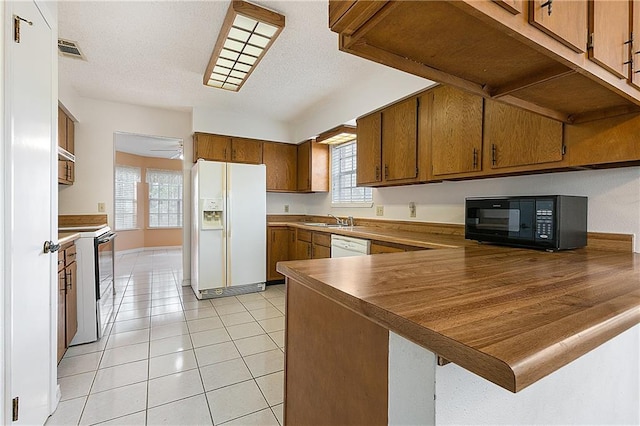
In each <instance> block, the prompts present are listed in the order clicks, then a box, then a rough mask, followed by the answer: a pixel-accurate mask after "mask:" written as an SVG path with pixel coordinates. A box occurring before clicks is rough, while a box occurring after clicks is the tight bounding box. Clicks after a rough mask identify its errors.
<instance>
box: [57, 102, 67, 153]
mask: <svg viewBox="0 0 640 426" xmlns="http://www.w3.org/2000/svg"><path fill="white" fill-rule="evenodd" d="M58 146H59V147H60V148H63V149H67V114H65V112H64V111H63V110H62V108H60V107H58Z"/></svg>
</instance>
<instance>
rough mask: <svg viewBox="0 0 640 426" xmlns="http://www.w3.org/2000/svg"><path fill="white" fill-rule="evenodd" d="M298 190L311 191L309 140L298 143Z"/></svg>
mask: <svg viewBox="0 0 640 426" xmlns="http://www.w3.org/2000/svg"><path fill="white" fill-rule="evenodd" d="M298 191H311V141H306V142H303V143H301V144H300V145H298Z"/></svg>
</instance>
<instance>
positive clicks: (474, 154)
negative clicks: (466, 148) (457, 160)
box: [473, 148, 478, 170]
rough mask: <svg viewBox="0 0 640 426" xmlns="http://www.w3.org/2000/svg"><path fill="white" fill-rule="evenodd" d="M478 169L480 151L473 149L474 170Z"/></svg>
mask: <svg viewBox="0 0 640 426" xmlns="http://www.w3.org/2000/svg"><path fill="white" fill-rule="evenodd" d="M476 167H478V150H477V149H475V148H473V169H474V170H475V169H476Z"/></svg>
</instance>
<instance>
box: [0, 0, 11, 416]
mask: <svg viewBox="0 0 640 426" xmlns="http://www.w3.org/2000/svg"><path fill="white" fill-rule="evenodd" d="M5 7H7V5H6V4H5V3H3V4H0V46H1V48H0V66H1V67H2V69H3V72H2V77H0V135H1V136H0V137H1V138H2V140H3V141H4V140H6V139H5V137H6V135H5V133H4V132H5V126H4V123H5V116H4V103H5V99H4V80H5V74H4V66H5V63H4V60H5V53H4V52H5V46H4V43H5V34H4V33H5V31H6V26H5V18H4V17H5ZM0 164H2V168H3V171H2V173H0V277H2V280H3V282H5V283H6V282H8V280H7V277H5V271H4V256H5V254H4V246H5V241H6V240H5V237H4V226H5V223H4V220H5V219H4V209H5V205H4V198H5V193H6V188H5V180H4V173H5V169H4V168H5V155H4V144H3V145H2V149H0ZM4 294H5V290H4V286H3V289H2V291H0V307H1V308H2V312H6V308H5V300H4V299H5V297H4ZM4 322H5V321H4V315H0V342H1V343H0V421H4V419H6V417H5V404H6V405H8V398H6V397H5V390H6V391H9V390H10V389H9V386H7V385H6V383H7V381H6V373H5V362H6V361H5V354H4V348H5V325H4ZM7 409H8V407H7Z"/></svg>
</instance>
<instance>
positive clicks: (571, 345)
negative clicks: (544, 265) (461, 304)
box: [277, 260, 640, 393]
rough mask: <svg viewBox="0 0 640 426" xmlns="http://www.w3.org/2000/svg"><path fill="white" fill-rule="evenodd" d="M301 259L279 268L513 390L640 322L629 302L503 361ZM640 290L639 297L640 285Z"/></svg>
mask: <svg viewBox="0 0 640 426" xmlns="http://www.w3.org/2000/svg"><path fill="white" fill-rule="evenodd" d="M316 261H317V260H316ZM297 262H306V261H290V262H280V263H278V265H277V270H278V272H280V273H282V274H283V275H285V276H287V277H290V278H292V279H293V280H295V281H297V282H299V283H300V284H302V285H304V286H306V287H307V288H309V289H311V290H313V291H315V292H317V293H319V294H321V295H323V296H325V297H327V298H329V299H331V300H332V301H334V302H336V303H338V304H340V305H342V306H344V307H346V308H347V309H350V310H352V311H353V312H355V313H357V314H359V315H363V316H364V317H366V318H367V319H369V320H371V321H373V322H375V323H377V324H379V325H380V326H382V327H384V328H386V329H388V330H390V331H393V332H394V333H397V334H400V335H402V336H403V337H405V338H407V339H409V340H411V341H413V342H414V343H416V344H418V345H420V346H422V347H424V348H425V349H427V350H430V351H432V352H434V353H435V354H437V355H439V356H441V357H443V358H446V359H447V360H449V361H451V362H452V363H454V364H457V365H459V366H460V367H462V368H464V369H466V370H468V371H471V372H473V373H475V374H478V375H479V376H481V377H483V378H485V379H486V380H489V381H491V382H493V383H495V384H496V385H498V386H501V387H502V388H504V389H506V390H508V391H510V392H513V393H516V392H519V391H521V390H522V389H524V388H526V387H528V386H530V385H531V384H533V383H535V382H537V381H538V380H540V379H542V378H544V377H545V376H547V375H549V374H552V373H553V372H555V371H557V370H558V369H560V368H562V367H563V366H565V365H567V364H569V363H570V362H572V361H574V360H575V359H577V358H579V357H580V356H582V355H584V354H586V353H588V352H590V351H591V350H593V349H595V348H596V347H598V346H600V345H601V344H603V343H604V342H607V341H609V340H611V339H612V338H614V337H615V336H617V335H619V334H621V333H623V332H624V331H626V330H628V329H630V328H632V327H634V326H635V325H637V324H639V323H640V306H639V305H630V306H629V308H628V309H626V310H624V311H623V312H620V313H618V314H615V315H612V316H611V317H610V318H608V319H607V320H606V321H604V322H603V321H600V322H598V323H592V324H585V327H584V328H583V329H581V330H578V331H576V332H574V333H572V334H571V335H568V336H567V337H566V338H565V339H563V340H561V341H558V342H556V343H555V344H553V345H551V346H548V347H546V348H541V349H540V350H538V351H535V352H533V353H532V354H530V355H528V356H526V357H523V358H520V359H511V360H503V359H501V358H497V357H495V356H493V355H491V354H489V353H487V352H483V351H482V350H479V349H476V348H472V347H469V346H467V345H465V344H463V343H461V342H459V341H456V340H454V339H451V338H449V337H446V336H443V335H441V334H439V333H438V332H436V331H434V330H432V329H429V328H426V327H423V326H421V325H418V324H416V323H414V322H412V321H410V320H409V319H406V318H403V317H401V316H398V315H396V314H394V313H392V312H389V311H387V310H385V309H383V308H380V307H378V306H376V305H374V304H372V303H369V302H367V301H365V300H362V299H360V298H358V297H356V296H353V295H350V294H347V293H345V292H343V291H341V290H339V289H337V288H335V287H332V286H330V285H327V284H326V283H324V282H323V281H321V280H319V279H316V278H314V277H313V276H310V275H306V274H302V273H299V272H297V270H296V269H295V263H297ZM289 265H291V267H290V266H289ZM637 294H638V298H639V299H640V289H638V291H637ZM401 330H404V332H403V331H401ZM484 349H489V348H484Z"/></svg>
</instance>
